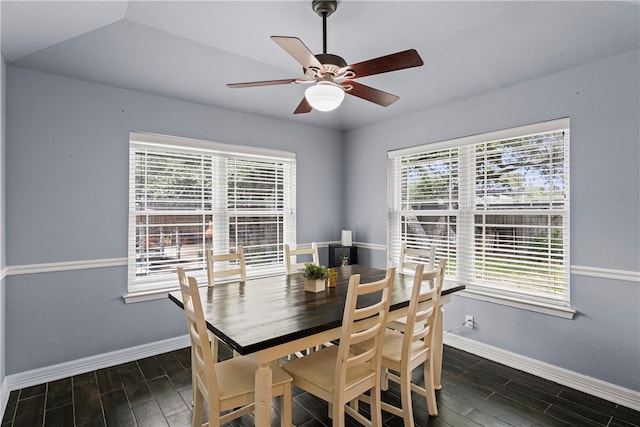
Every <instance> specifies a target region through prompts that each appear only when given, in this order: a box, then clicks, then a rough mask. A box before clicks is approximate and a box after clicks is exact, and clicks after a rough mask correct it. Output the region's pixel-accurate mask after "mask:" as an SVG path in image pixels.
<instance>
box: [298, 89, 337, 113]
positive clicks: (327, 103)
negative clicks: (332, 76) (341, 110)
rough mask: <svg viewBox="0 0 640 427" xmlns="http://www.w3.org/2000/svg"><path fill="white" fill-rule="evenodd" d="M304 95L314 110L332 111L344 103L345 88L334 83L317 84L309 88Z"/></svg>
mask: <svg viewBox="0 0 640 427" xmlns="http://www.w3.org/2000/svg"><path fill="white" fill-rule="evenodd" d="M304 97H305V98H306V99H307V102H308V103H309V105H311V107H313V109H314V110H318V111H331V110H335V109H336V108H338V107H339V106H340V104H342V100H343V99H344V90H342V88H340V87H338V86H335V85H333V84H317V85H314V86H311V87H309V88H307V90H306V91H305V92H304Z"/></svg>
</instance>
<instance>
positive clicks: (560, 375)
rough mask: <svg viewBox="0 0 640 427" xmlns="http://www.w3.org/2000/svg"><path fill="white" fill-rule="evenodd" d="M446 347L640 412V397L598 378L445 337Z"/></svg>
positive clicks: (636, 393) (455, 337) (465, 340)
mask: <svg viewBox="0 0 640 427" xmlns="http://www.w3.org/2000/svg"><path fill="white" fill-rule="evenodd" d="M444 343H445V344H447V345H450V346H451V347H455V348H457V349H460V350H463V351H466V352H469V353H472V354H475V355H478V356H480V357H484V358H485V359H489V360H493V361H494V362H498V363H501V364H503V365H506V366H510V367H512V368H515V369H519V370H521V371H524V372H528V373H530V374H532V375H536V376H538V377H541V378H545V379H547V380H550V381H554V382H556V383H558V384H562V385H564V386H567V387H571V388H574V389H576V390H580V391H583V392H585V393H588V394H590V395H592V396H596V397H600V398H602V399H605V400H608V401H610V402H614V403H617V404H619V405H622V406H626V407H627V408H631V409H633V410H635V411H640V393H639V392H637V391H634V390H630V389H628V388H624V387H620V386H618V385H615V384H611V383H608V382H605V381H602V380H599V379H597V378H593V377H589V376H587V375H584V374H580V373H578V372H574V371H570V370H568V369H564V368H561V367H558V366H555V365H551V364H549V363H545V362H541V361H539V360H535V359H531V358H529V357H526V356H522V355H520V354H516V353H512V352H510V351H507V350H503V349H500V348H498V347H493V346H491V345H488V344H484V343H481V342H479V341H475V340H471V339H469V338H465V337H461V336H459V335H456V334H453V333H445V335H444Z"/></svg>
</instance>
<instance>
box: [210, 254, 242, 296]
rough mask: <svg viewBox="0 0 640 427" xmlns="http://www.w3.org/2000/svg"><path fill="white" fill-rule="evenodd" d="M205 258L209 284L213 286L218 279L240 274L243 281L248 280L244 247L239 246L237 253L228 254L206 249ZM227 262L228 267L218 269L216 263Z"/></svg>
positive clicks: (239, 276)
mask: <svg viewBox="0 0 640 427" xmlns="http://www.w3.org/2000/svg"><path fill="white" fill-rule="evenodd" d="M205 254H206V256H205V259H206V262H207V280H208V281H209V286H213V285H214V284H215V281H216V280H219V279H222V278H225V277H231V276H238V278H239V279H240V280H242V281H243V282H244V281H245V280H247V267H246V265H245V260H244V248H243V247H242V246H241V245H240V246H238V248H237V250H236V252H235V253H228V254H217V255H214V254H213V250H211V249H207V250H206V251H205ZM221 262H226V263H227V265H228V267H227V268H223V269H216V263H221Z"/></svg>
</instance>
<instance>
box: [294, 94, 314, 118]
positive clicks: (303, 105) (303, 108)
mask: <svg viewBox="0 0 640 427" xmlns="http://www.w3.org/2000/svg"><path fill="white" fill-rule="evenodd" d="M311 110H313V107H311V105H310V104H309V102H307V98H305V97H303V98H302V101H300V104H298V107H297V108H296V111H294V112H293V114H302V113H310V112H311Z"/></svg>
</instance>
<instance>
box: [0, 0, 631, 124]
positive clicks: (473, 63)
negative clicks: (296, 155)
mask: <svg viewBox="0 0 640 427" xmlns="http://www.w3.org/2000/svg"><path fill="white" fill-rule="evenodd" d="M0 14H1V25H2V28H1V37H2V39H1V42H2V55H3V57H4V59H5V61H6V62H7V63H8V64H14V65H16V66H19V67H24V68H29V69H34V70H40V71H43V72H47V73H53V74H58V75H62V76H67V77H72V78H77V79H81V80H86V81H92V82H97V83H104V84H109V85H113V86H118V87H122V88H129V89H134V90H139V91H144V92H148V93H154V94H159V95H165V96H169V97H173V98H178V99H184V100H189V101H194V102H198V103H202V104H207V105H213V106H217V107H222V108H227V109H232V110H238V111H244V112H249V113H254V114H259V115H263V116H268V117H276V118H280V119H284V120H291V121H295V122H298V123H304V124H310V125H314V126H321V127H326V128H331V129H338V130H343V131H344V130H350V129H355V128H358V127H361V126H365V125H367V124H371V123H374V122H379V121H383V120H387V119H390V118H393V117H397V116H399V115H404V114H408V113H411V112H413V111H419V110H423V109H427V108H431V107H434V106H437V105H442V104H446V103H450V102H454V101H456V100H460V99H463V98H466V97H470V96H474V95H477V94H481V93H484V92H488V91H493V90H496V89H500V88H504V87H507V86H511V85H515V84H518V83H520V82H524V81H527V80H530V79H535V78H538V77H542V76H545V75H548V74H551V73H555V72H558V71H561V70H564V69H567V68H571V67H575V66H578V65H582V64H585V63H588V62H592V61H595V60H598V59H602V58H606V57H609V56H613V55H617V54H620V53H624V52H628V51H631V50H638V49H640V3H638V2H637V1H632V0H627V1H602V2H596V1H564V2H560V1H513V2H510V1H495V2H488V1H407V2H400V1H358V0H343V1H339V2H338V10H337V11H336V12H335V13H334V14H333V15H331V16H330V17H329V18H328V21H327V32H328V36H327V38H328V40H327V44H328V52H329V53H334V54H337V55H340V56H342V57H343V58H345V60H346V61H347V62H348V63H356V62H360V61H363V60H367V59H372V58H376V57H379V56H383V55H387V54H390V53H394V52H398V51H402V50H406V49H410V48H414V49H416V50H417V51H418V53H419V54H420V55H421V57H422V59H423V60H424V66H422V67H418V68H412V69H407V70H401V71H395V72H391V73H386V74H382V75H377V76H370V77H364V78H362V79H361V80H359V81H360V82H361V83H364V84H366V85H369V86H373V87H375V88H377V89H380V90H383V91H385V92H390V93H393V94H396V95H398V96H400V100H399V101H397V102H396V103H395V104H393V105H391V106H389V107H386V108H384V107H380V106H378V105H376V104H373V103H370V102H367V101H364V100H362V99H360V98H356V97H352V96H348V97H346V99H345V101H344V103H343V104H342V105H341V106H340V108H338V109H337V110H335V111H333V112H330V113H321V112H317V111H312V112H311V113H309V114H299V115H295V116H294V115H293V114H292V113H293V111H294V109H295V108H296V106H297V105H298V103H299V102H300V100H301V99H302V97H303V94H304V89H305V88H306V86H304V85H283V86H268V87H259V88H243V89H230V88H228V87H226V86H225V83H232V82H245V81H256V80H272V79H285V78H296V77H301V76H302V69H301V67H300V65H299V64H298V63H297V62H296V61H295V60H294V59H293V58H292V57H290V56H289V55H288V54H287V53H286V52H285V51H284V50H282V49H281V48H280V47H279V46H278V45H276V44H275V43H274V42H273V41H271V40H270V38H269V36H271V35H279V36H296V37H299V38H300V39H301V40H302V41H303V42H304V43H305V44H306V45H307V46H308V47H309V49H310V50H311V51H313V52H314V53H321V51H322V20H321V18H320V17H318V15H316V14H315V13H314V12H313V10H312V9H311V0H305V1H298V0H290V1H253V2H249V1H195V2H190V1H61V2H58V1H7V0H2V1H1V3H0Z"/></svg>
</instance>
